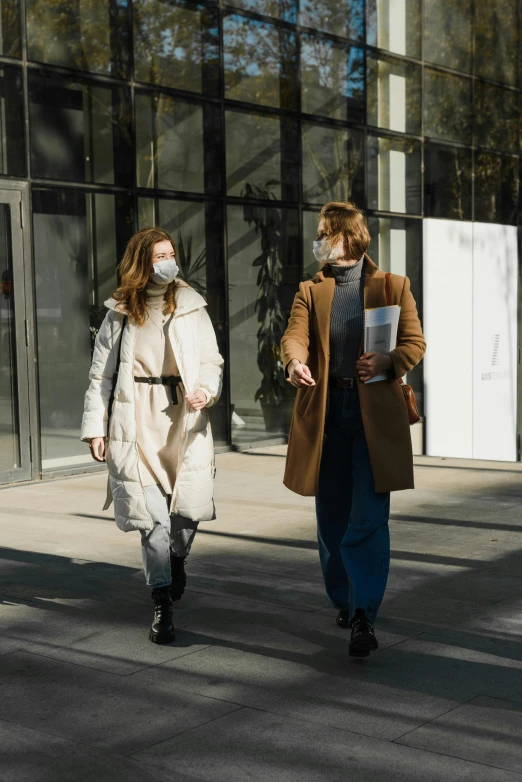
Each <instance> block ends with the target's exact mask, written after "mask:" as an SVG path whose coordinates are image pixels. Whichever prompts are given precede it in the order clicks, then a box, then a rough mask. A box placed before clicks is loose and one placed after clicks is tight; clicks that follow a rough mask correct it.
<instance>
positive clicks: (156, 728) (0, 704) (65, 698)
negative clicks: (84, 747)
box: [0, 644, 238, 754]
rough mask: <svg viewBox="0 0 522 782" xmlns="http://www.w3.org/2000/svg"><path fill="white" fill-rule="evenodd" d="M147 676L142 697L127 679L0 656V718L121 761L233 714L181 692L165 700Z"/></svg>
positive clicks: (28, 657)
mask: <svg viewBox="0 0 522 782" xmlns="http://www.w3.org/2000/svg"><path fill="white" fill-rule="evenodd" d="M151 645H152V644H151ZM154 670H155V671H157V674H156V676H154V675H153V676H152V677H151V678H150V679H149V680H148V687H147V690H136V689H135V682H134V680H133V678H132V677H131V676H114V675H112V674H107V673H101V672H99V671H94V670H92V669H89V668H84V667H81V666H77V665H69V664H67V663H63V662H61V661H58V660H51V659H48V658H45V657H40V656H38V655H33V654H27V653H22V652H17V653H13V654H7V655H3V656H2V666H1V670H0V694H1V698H0V719H4V720H9V721H10V722H13V723H19V724H21V725H25V726H27V727H30V728H34V729H39V728H41V727H42V726H43V725H45V730H46V732H48V733H51V734H53V735H57V736H60V737H61V738H67V739H70V740H73V741H79V742H82V743H84V744H89V745H92V746H96V747H99V748H100V747H101V748H104V749H108V750H111V751H114V752H118V753H121V754H126V753H130V752H133V751H136V750H137V749H141V748H144V747H148V746H150V745H152V744H154V743H156V742H157V741H161V740H162V739H165V738H167V737H169V736H174V735H175V734H176V733H180V732H182V731H185V730H187V729H189V728H193V727H196V726H198V725H201V724H203V723H205V722H208V720H212V719H215V718H216V717H219V716H221V715H223V714H227V713H228V712H230V711H234V710H235V709H237V708H238V707H237V706H236V705H234V704H230V703H225V702H224V701H217V700H212V699H209V698H205V697H203V696H199V695H195V694H193V693H189V692H188V691H186V690H183V691H182V690H180V691H178V692H175V691H173V690H172V691H170V692H168V693H167V692H166V691H165V688H164V686H163V679H162V675H161V671H160V670H159V669H158V668H154Z"/></svg>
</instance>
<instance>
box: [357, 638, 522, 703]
mask: <svg viewBox="0 0 522 782" xmlns="http://www.w3.org/2000/svg"><path fill="white" fill-rule="evenodd" d="M371 659H372V670H373V671H375V672H376V673H382V674H384V675H386V676H391V677H394V676H396V677H397V678H398V679H404V680H407V681H410V682H413V681H419V680H420V681H423V682H424V683H425V684H426V685H433V686H443V687H446V688H449V689H451V690H452V691H453V692H455V695H456V697H458V698H459V699H461V700H465V699H467V698H471V697H472V696H474V695H477V694H479V693H480V694H484V695H492V696H494V697H502V698H509V697H510V693H512V692H519V691H520V689H521V684H520V682H521V681H522V676H521V674H522V660H519V659H511V658H509V657H504V656H502V654H495V653H493V652H492V651H487V650H482V649H478V650H477V649H473V648H467V647H462V646H458V645H451V644H448V643H446V642H445V639H444V637H443V636H442V637H441V636H436V635H430V634H423V635H419V636H417V637H415V638H413V639H409V640H407V641H404V643H402V644H399V645H398V646H394V647H393V648H391V649H385V650H383V652H382V653H381V654H378V655H377V654H376V655H374V656H372V658H371Z"/></svg>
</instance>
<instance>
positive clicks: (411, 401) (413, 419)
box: [385, 272, 420, 426]
mask: <svg viewBox="0 0 522 782" xmlns="http://www.w3.org/2000/svg"><path fill="white" fill-rule="evenodd" d="M390 276H391V275H390V272H387V274H386V282H385V288H386V302H387V304H388V307H390V306H391V304H392V298H391V288H390ZM399 384H400V387H401V388H402V393H403V394H404V401H405V402H406V407H407V408H408V420H409V422H410V426H411V425H412V424H416V423H417V422H418V421H420V415H419V410H418V408H417V400H416V399H415V393H414V391H413V388H412V387H411V386H409V385H408V384H407V383H405V382H404V380H403V379H402V377H400V378H399Z"/></svg>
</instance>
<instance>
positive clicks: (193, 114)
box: [135, 94, 204, 193]
mask: <svg viewBox="0 0 522 782" xmlns="http://www.w3.org/2000/svg"><path fill="white" fill-rule="evenodd" d="M135 106H136V167H137V169H136V181H137V184H138V187H156V188H160V189H163V190H191V191H193V192H195V193H198V192H199V193H201V192H203V190H204V169H203V157H204V156H203V109H202V107H201V106H198V105H197V104H194V103H186V102H185V101H180V100H175V99H174V98H171V97H169V96H168V95H159V94H156V95H140V94H136V98H135Z"/></svg>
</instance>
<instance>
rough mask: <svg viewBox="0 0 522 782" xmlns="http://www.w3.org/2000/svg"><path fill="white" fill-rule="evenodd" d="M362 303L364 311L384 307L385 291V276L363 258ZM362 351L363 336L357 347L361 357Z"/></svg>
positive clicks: (369, 260) (368, 259) (370, 261)
mask: <svg viewBox="0 0 522 782" xmlns="http://www.w3.org/2000/svg"><path fill="white" fill-rule="evenodd" d="M364 272H365V273H364V294H363V298H364V302H363V306H364V309H365V310H371V309H374V308H375V307H385V306H386V290H385V287H384V286H385V281H386V280H385V275H384V273H383V272H381V271H379V268H378V267H377V266H376V265H375V264H374V262H373V261H372V260H371V258H370V257H369V256H368V255H367V256H365V265H364ZM363 351H364V334H363V336H362V337H361V344H360V347H359V355H360V356H361V355H362V353H363Z"/></svg>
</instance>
